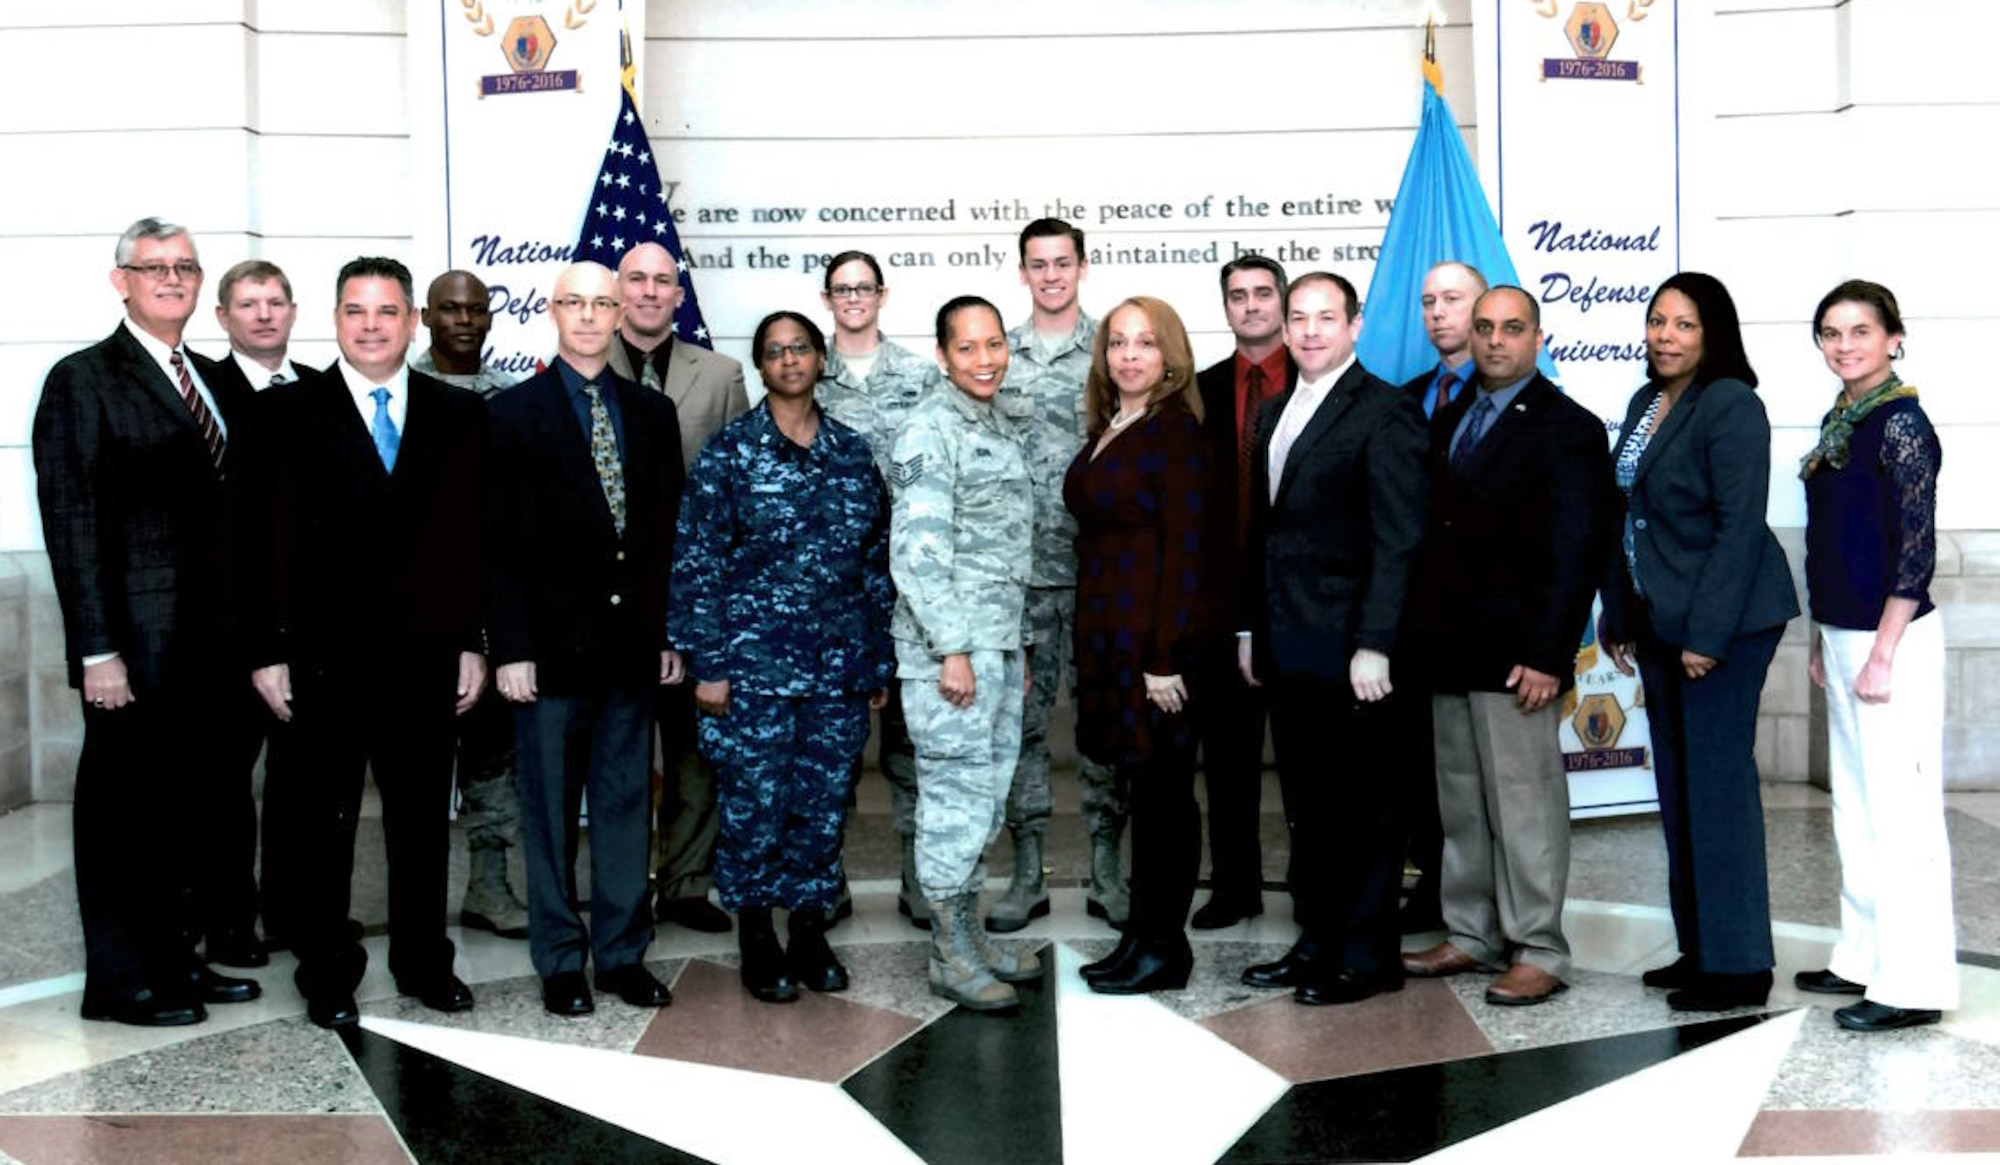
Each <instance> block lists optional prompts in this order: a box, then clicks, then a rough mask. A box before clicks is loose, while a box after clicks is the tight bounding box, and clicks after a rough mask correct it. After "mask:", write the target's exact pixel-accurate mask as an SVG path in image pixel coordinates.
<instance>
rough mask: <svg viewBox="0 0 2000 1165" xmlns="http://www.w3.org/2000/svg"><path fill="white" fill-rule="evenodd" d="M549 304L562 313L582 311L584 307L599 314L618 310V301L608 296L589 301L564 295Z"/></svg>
mask: <svg viewBox="0 0 2000 1165" xmlns="http://www.w3.org/2000/svg"><path fill="white" fill-rule="evenodd" d="M549 302H550V303H551V304H553V305H555V306H556V307H559V308H561V309H563V310H564V311H582V310H583V309H584V308H585V307H588V308H590V310H592V311H599V312H608V311H617V310H618V301H617V300H615V299H612V298H611V297H610V296H608V295H599V296H596V297H594V298H591V299H585V298H584V297H582V296H581V295H565V296H563V297H562V298H560V299H552V300H550V301H549Z"/></svg>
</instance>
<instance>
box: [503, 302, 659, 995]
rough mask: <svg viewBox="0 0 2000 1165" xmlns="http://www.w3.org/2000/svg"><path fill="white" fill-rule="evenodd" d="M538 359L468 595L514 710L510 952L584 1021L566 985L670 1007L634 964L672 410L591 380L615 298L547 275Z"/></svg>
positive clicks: (611, 382) (509, 431)
mask: <svg viewBox="0 0 2000 1165" xmlns="http://www.w3.org/2000/svg"><path fill="white" fill-rule="evenodd" d="M549 306H550V314H551V315H552V316H553V317H554V319H555V324H556V347H557V352H556V359H555V361H554V362H553V363H552V364H551V365H550V367H549V368H548V370H547V371H545V372H542V373H541V374H540V375H537V376H534V377H532V378H530V379H528V380H526V381H524V382H522V383H521V384H519V385H517V386H516V387H514V388H512V389H509V390H508V391H506V392H504V393H502V394H500V395H499V396H498V397H496V398H494V402H493V431H492V442H493V446H492V448H493V455H492V470H493V474H494V477H493V488H492V490H491V492H490V493H489V495H488V498H487V506H486V528H487V540H488V546H487V580H488V586H489V588H490V590H491V593H492V596H493V619H492V628H491V630H492V637H493V660H494V663H495V664H496V665H497V670H496V671H495V673H494V679H495V686H496V687H497V688H498V689H499V691H500V695H501V696H502V697H504V698H505V699H507V700H509V701H511V702H512V703H513V706H514V739H515V753H516V765H517V766H518V769H519V772H520V783H521V840H522V851H523V853H524V854H525V855H526V860H527V865H528V956H529V958H530V959H531V960H532V961H533V963H534V966H535V973H536V974H538V975H540V976H541V977H542V1004H543V1006H544V1007H546V1008H547V1009H548V1010H549V1011H550V1012H551V1013H553V1014H556V1015H583V1014H585V1013H587V1012H589V1011H591V1010H592V1009H593V1007H594V1003H593V1001H592V999H591V995H590V988H589V986H588V985H587V984H586V982H585V980H584V975H583V966H584V962H585V959H586V958H588V959H589V961H590V962H592V963H594V964H595V966H596V968H597V987H598V989H599V990H601V991H610V992H613V993H615V994H617V995H618V996H619V997H620V998H621V999H623V1000H625V1002H627V1003H629V1004H631V1005H633V1006H635V1007H660V1006H663V1005H665V1004H666V1003H668V1002H670V1001H671V998H672V997H671V996H670V995H668V993H667V989H666V987H665V986H664V985H663V984H661V983H660V981H659V980H657V979H655V978H653V976H652V975H651V974H650V973H649V972H647V970H646V968H645V964H644V962H643V960H644V958H645V955H646V947H647V945H648V944H649V943H651V942H652V939H653V918H652V915H651V913H650V911H649V907H648V903H647V895H646V870H647V866H648V864H649V862H648V856H649V843H648V835H649V826H650V825H651V821H650V820H649V819H650V817H651V812H650V809H651V805H650V801H649V797H650V793H651V784H652V782H651V780H650V774H651V765H650V761H651V759H652V757H651V752H652V738H653V703H654V700H655V699H656V695H657V692H658V690H659V688H660V686H661V685H677V684H679V683H680V682H681V678H682V674H681V658H680V655H679V654H678V653H676V652H675V651H673V650H672V648H671V647H669V646H668V644H667V640H666V611H667V582H668V578H669V576H670V574H671V571H672V562H673V550H674V522H675V520H676V518H677V517H678V515H679V512H680V494H681V484H682V481H683V479H684V474H683V471H682V467H681V454H680V439H681V433H680V426H679V424H678V422H677V421H676V419H675V410H674V402H673V401H672V400H670V399H669V398H667V397H666V396H664V395H662V394H660V393H655V392H649V391H647V390H645V389H643V388H641V387H640V386H638V385H636V384H634V383H632V382H631V381H629V380H626V379H624V378H623V377H620V376H618V375H617V374H615V373H613V372H612V371H610V368H609V364H608V358H607V352H608V350H609V349H610V347H611V346H612V345H613V344H614V343H615V342H616V340H617V328H618V316H619V302H618V282H617V280H616V278H615V277H614V276H613V275H612V274H611V272H610V270H609V269H607V268H605V267H602V266H599V265H598V264H596V263H578V264H576V265H574V266H571V267H568V268H566V269H564V271H563V273H562V274H561V275H559V276H557V278H556V282H555V287H554V289H553V290H552V291H551V292H550V295H549ZM586 794H588V796H589V805H590V874H591V876H590V926H589V928H588V929H586V928H585V926H584V923H583V919H582V918H581V917H580V916H579V915H578V913H577V908H576V904H575V902H574V900H573V893H574V891H573V888H574V887H575V885H576V854H577V808H578V804H579V802H580V801H582V799H583V798H584V796H585V795H586Z"/></svg>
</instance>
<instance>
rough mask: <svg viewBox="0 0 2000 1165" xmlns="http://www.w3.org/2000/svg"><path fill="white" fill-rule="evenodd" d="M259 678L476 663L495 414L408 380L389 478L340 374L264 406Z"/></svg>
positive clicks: (256, 499)
mask: <svg viewBox="0 0 2000 1165" xmlns="http://www.w3.org/2000/svg"><path fill="white" fill-rule="evenodd" d="M255 418H256V425H257V437H258V441H257V451H256V456H255V458H254V459H253V462H254V469H253V474H252V481H251V483H250V485H249V486H248V487H247V488H249V489H250V490H251V491H252V493H251V501H250V503H249V505H250V507H251V512H252V513H254V514H256V515H257V516H256V518H255V520H254V527H253V532H254V535H255V537H256V539H257V541H256V543H255V544H253V545H252V546H251V547H249V548H248V551H247V557H248V559H249V564H248V573H246V577H245V580H244V585H243V587H242V593H243V602H244V605H245V610H246V619H247V620H248V622H249V631H250V634H249V641H248V645H249V651H250V655H251V660H250V662H251V666H253V667H261V666H264V665H267V664H273V663H291V664H294V665H297V664H300V663H305V664H307V665H324V664H325V663H327V662H330V661H350V662H351V661H354V660H358V659H362V658H365V657H367V656H370V655H380V654H385V653H386V654H388V655H390V656H391V657H395V656H399V655H402V654H404V653H414V652H446V651H461V652H462V651H473V652H477V651H481V650H483V638H482V635H481V630H480V628H481V624H482V613H483V610H484V603H483V602H482V593H481V592H482V589H483V587H482V582H481V572H480V557H479V506H478V499H479V496H480V489H481V485H482V481H483V476H484V471H483V465H484V462H485V451H486V406H485V402H483V401H482V400H480V398H479V396H478V394H477V393H473V392H468V391H466V390H465V389H462V388H453V387H452V386H450V385H448V384H444V383H442V382H440V381H437V380H434V379H432V378H431V377H428V376H425V375H424V374H423V373H421V372H411V373H410V374H409V399H408V401H406V402H405V413H404V418H403V432H402V441H401V444H400V445H399V447H398V452H397V455H396V469H395V472H394V473H390V472H387V471H385V470H384V469H383V468H382V462H381V459H380V457H379V456H378V455H377V454H376V452H375V441H374V438H373V436H372V435H371V434H370V433H369V431H368V427H367V425H366V424H365V423H364V422H363V421H362V419H361V414H360V412H359V411H358V410H357V409H356V408H355V407H354V398H353V396H351V395H350V394H349V393H348V391H347V385H346V384H345V383H344V382H343V381H342V379H341V376H340V371H339V366H338V365H337V364H336V365H334V366H333V367H330V368H328V369H327V370H325V371H323V372H311V371H308V372H306V373H305V374H304V376H303V377H302V378H301V379H300V380H299V381H298V382H297V383H295V384H286V385H280V386H278V387H276V388H271V389H266V390H265V391H263V392H261V393H259V394H257V398H256V409H255Z"/></svg>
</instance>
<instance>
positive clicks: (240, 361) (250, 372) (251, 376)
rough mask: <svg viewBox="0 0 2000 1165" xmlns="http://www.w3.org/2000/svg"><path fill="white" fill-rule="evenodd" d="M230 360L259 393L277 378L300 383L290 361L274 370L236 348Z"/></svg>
mask: <svg viewBox="0 0 2000 1165" xmlns="http://www.w3.org/2000/svg"><path fill="white" fill-rule="evenodd" d="M229 358H230V359H231V360H234V361H236V367H237V368H238V369H240V370H241V371H242V373H243V379H245V380H247V381H249V382H250V387H251V388H253V389H255V390H257V391H258V392H263V391H264V390H265V389H267V388H269V387H271V379H272V378H273V377H275V376H283V377H284V378H285V383H286V384H297V383H298V380H299V368H298V365H296V364H293V363H292V362H291V361H290V360H284V361H282V362H280V364H279V365H278V367H277V369H276V370H273V369H269V368H266V367H264V366H263V365H262V364H259V363H257V362H256V361H255V360H252V359H251V358H250V357H248V356H245V355H244V354H243V353H241V352H238V351H237V350H236V349H234V348H231V349H230V350H229ZM369 415H370V416H371V417H372V416H373V415H374V410H373V409H370V410H369Z"/></svg>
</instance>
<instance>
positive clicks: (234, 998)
mask: <svg viewBox="0 0 2000 1165" xmlns="http://www.w3.org/2000/svg"><path fill="white" fill-rule="evenodd" d="M186 994H187V998H189V999H191V1000H193V1001H195V1002H197V1003H248V1002H250V1001H251V1000H252V999H255V998H257V997H258V996H260V995H262V994H264V987H263V985H262V984H260V983H258V982H257V980H255V979H232V978H230V977H229V976H227V975H218V974H216V973H215V972H214V971H211V970H209V969H208V968H207V967H203V968H202V969H201V970H199V971H190V972H188V976H187V992H186Z"/></svg>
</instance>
